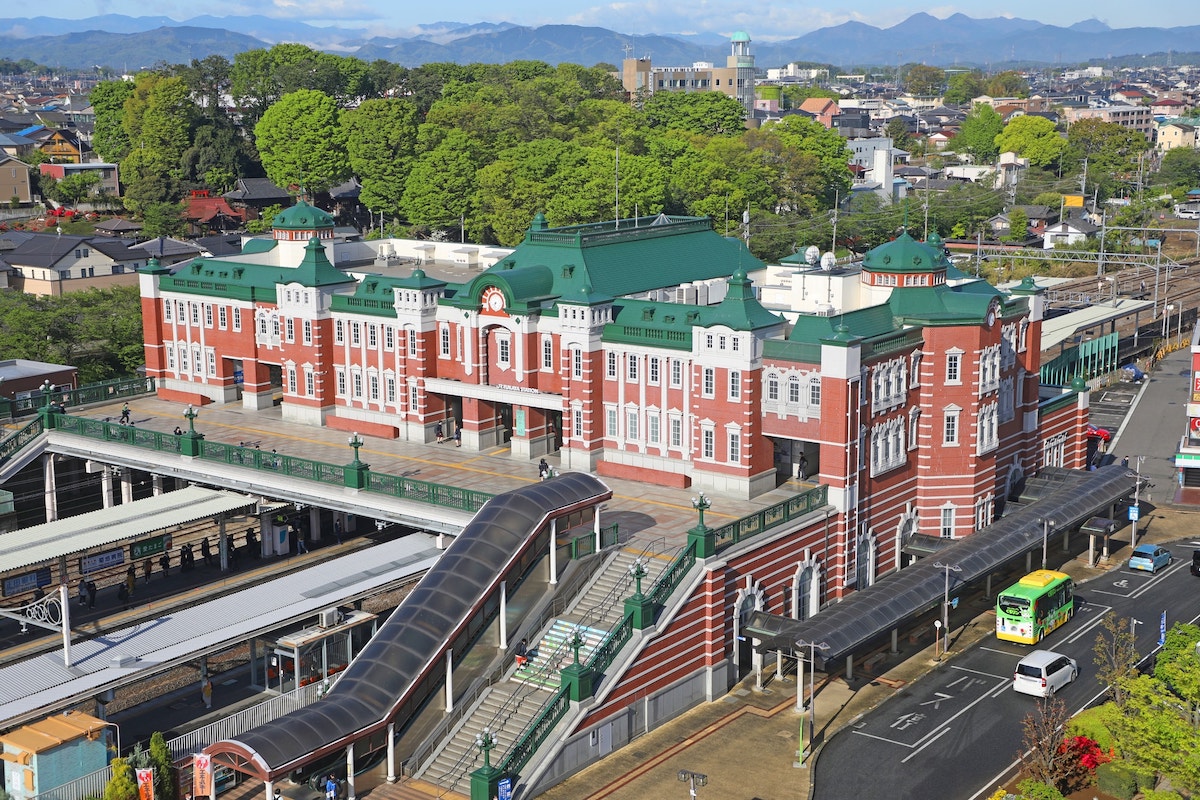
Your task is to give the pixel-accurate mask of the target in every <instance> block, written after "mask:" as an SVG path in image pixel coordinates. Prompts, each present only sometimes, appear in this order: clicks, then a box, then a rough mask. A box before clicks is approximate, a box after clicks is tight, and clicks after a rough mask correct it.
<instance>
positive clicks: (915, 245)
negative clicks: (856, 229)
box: [863, 231, 945, 272]
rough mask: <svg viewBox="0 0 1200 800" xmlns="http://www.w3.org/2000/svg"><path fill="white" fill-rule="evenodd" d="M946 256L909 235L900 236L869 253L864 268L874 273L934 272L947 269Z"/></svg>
mask: <svg viewBox="0 0 1200 800" xmlns="http://www.w3.org/2000/svg"><path fill="white" fill-rule="evenodd" d="M944 261H945V254H944V253H943V252H942V249H941V248H940V247H939V248H936V249H935V248H933V247H930V246H929V245H927V244H925V243H924V242H918V241H917V240H916V239H914V238H912V237H911V236H909V235H908V231H905V232H904V233H902V234H900V235H899V236H898V237H896V238H895V239H894V240H893V241H890V242H886V243H884V244H881V245H879V246H878V247H875V248H873V249H871V250H870V251H868V252H867V254H866V255H865V256H864V257H863V267H864V268H865V269H869V270H871V271H872V272H933V271H935V270H941V269H945V263H944Z"/></svg>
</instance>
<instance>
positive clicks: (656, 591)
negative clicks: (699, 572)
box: [646, 543, 696, 607]
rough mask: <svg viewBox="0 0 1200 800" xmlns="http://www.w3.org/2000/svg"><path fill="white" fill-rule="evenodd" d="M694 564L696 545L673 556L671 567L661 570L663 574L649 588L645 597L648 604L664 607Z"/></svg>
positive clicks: (693, 544) (690, 545) (691, 545)
mask: <svg viewBox="0 0 1200 800" xmlns="http://www.w3.org/2000/svg"><path fill="white" fill-rule="evenodd" d="M695 563H696V545H695V543H691V544H689V545H688V546H687V547H685V548H683V550H682V551H681V552H680V553H679V555H677V556H675V560H674V561H672V562H671V566H669V567H667V568H666V569H665V570H663V573H662V574H661V575H659V576H658V580H656V581H655V582H654V585H653V586H651V587H650V591H649V592H648V593H647V595H646V596H647V597H649V598H650V602H652V603H654V605H655V606H656V607H662V606H665V605H666V604H667V600H669V599H670V597H671V595H672V594H673V593H674V592H675V590H676V589H678V588H679V584H681V583H683V579H684V577H685V576H686V575H687V574H688V572H690V571H691V569H692V566H693V565H694V564H695Z"/></svg>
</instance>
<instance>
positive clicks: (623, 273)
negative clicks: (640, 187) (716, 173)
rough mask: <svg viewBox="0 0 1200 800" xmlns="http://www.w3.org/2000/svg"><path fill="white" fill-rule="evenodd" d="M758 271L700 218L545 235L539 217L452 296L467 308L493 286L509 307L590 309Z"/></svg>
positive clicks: (741, 248) (735, 244)
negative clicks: (559, 304)
mask: <svg viewBox="0 0 1200 800" xmlns="http://www.w3.org/2000/svg"><path fill="white" fill-rule="evenodd" d="M762 268H764V264H763V263H762V262H761V261H759V260H758V259H756V258H755V257H754V256H752V255H751V254H750V252H749V250H747V249H746V246H745V244H743V243H742V242H741V241H740V240H738V239H726V238H724V237H722V236H720V235H718V234H717V233H716V232H715V231H714V230H713V228H712V221H711V220H710V219H708V218H707V217H669V216H667V215H665V214H660V215H658V216H657V217H640V218H638V219H632V220H621V221H620V223H619V224H618V223H616V222H606V223H591V224H587V225H571V226H567V227H563V228H546V227H545V223H544V217H543V218H538V219H535V221H534V224H533V225H532V226H531V227H530V229H529V230H528V231H527V232H526V234H525V240H524V241H523V242H522V243H521V244H520V245H518V246H517V248H516V249H515V250H514V251H513V252H512V254H511V255H509V256H508V257H506V258H505V259H503V260H502V261H500V262H498V263H496V264H494V265H493V266H491V267H490V268H488V270H487V271H485V272H484V273H482V274H481V275H480V276H479V277H477V278H476V279H475V280H474V281H472V283H471V284H470V286H469V287H468V288H467V290H466V291H464V292H460V293H459V297H460V298H461V300H460V304H465V305H467V306H469V305H471V304H473V303H475V302H477V301H478V298H479V292H481V291H482V289H483V288H484V287H485V286H499V287H500V288H501V289H502V290H503V289H507V291H506V296H507V297H508V300H509V303H510V307H522V306H525V307H530V308H532V307H534V306H536V305H538V304H541V305H542V307H548V306H549V305H550V303H551V302H552V301H553V300H554V299H560V300H562V301H565V302H579V299H580V298H582V299H583V302H587V303H589V304H590V303H596V302H609V300H610V298H614V297H619V296H622V295H625V296H629V295H637V294H641V293H643V292H648V291H650V290H652V289H660V288H665V287H669V286H678V285H679V284H683V283H690V282H692V281H704V280H711V279H713V278H728V277H729V276H730V275H733V274H734V273H735V272H737V271H738V269H742V270H743V271H751V270H756V269H762ZM530 270H532V271H530Z"/></svg>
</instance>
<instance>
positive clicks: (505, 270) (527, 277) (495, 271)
mask: <svg viewBox="0 0 1200 800" xmlns="http://www.w3.org/2000/svg"><path fill="white" fill-rule="evenodd" d="M513 255H516V253H513ZM572 269H573V267H572ZM567 271H568V270H567V268H565V267H564V269H563V272H564V274H565V273H566V272H567ZM489 286H495V287H496V288H497V289H499V290H500V291H501V292H503V293H504V300H505V308H507V309H508V311H509V313H513V314H528V313H532V312H535V311H540V310H545V309H548V308H549V307H550V306H551V305H552V304H553V303H554V301H555V300H557V299H559V298H560V296H561V293H560V292H556V291H555V279H554V274H553V273H552V272H551V271H550V268H549V267H547V266H545V265H543V264H527V265H526V266H519V265H518V264H517V263H516V262H514V261H513V259H512V256H509V257H508V258H506V259H504V260H503V261H501V262H499V263H498V264H495V265H494V266H492V267H490V268H489V269H488V270H487V271H485V272H484V273H482V274H481V275H479V276H478V277H476V278H475V279H474V280H472V281H471V282H470V283H469V284H467V285H466V287H464V289H463V291H461V292H458V293H457V294H455V296H454V299H453V300H452V301H451V305H454V306H457V307H459V308H470V309H475V308H478V307H479V297H480V295H481V294H483V290H484V289H486V288H487V287H489ZM575 294H576V295H578V291H576V292H575ZM564 299H566V300H567V301H568V302H572V301H571V300H570V299H569V298H564Z"/></svg>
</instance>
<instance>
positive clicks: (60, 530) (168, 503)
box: [0, 486, 258, 572]
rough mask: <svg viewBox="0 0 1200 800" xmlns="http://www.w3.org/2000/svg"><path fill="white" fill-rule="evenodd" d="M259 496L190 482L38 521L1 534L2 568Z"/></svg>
mask: <svg viewBox="0 0 1200 800" xmlns="http://www.w3.org/2000/svg"><path fill="white" fill-rule="evenodd" d="M257 502H258V500H257V498H254V497H247V496H246V495H243V494H237V493H236V492H221V491H216V490H214V489H204V488H201V487H199V486H189V487H187V488H186V489H179V490H178V491H174V492H167V493H166V494H160V495H158V496H157V497H150V498H147V499H145V500H137V501H135V502H133V503H123V504H121V505H119V506H113V507H112V508H105V509H102V510H100V511H93V512H91V513H88V514H80V515H78V516H74V517H67V518H66V519H60V520H55V521H54V522H47V523H45V524H44V525H35V526H34V527H32V528H24V529H22V530H19V531H13V532H12V533H6V534H5V535H4V536H2V537H0V572H8V571H9V570H16V569H22V568H24V567H31V566H34V565H35V564H43V563H46V562H48V561H53V560H55V559H57V558H59V557H60V556H69V555H73V554H75V553H82V552H84V551H86V550H91V549H92V548H96V547H105V546H107V545H111V544H115V543H116V542H120V541H124V540H126V539H133V538H136V537H138V536H141V535H143V534H146V533H153V532H155V531H160V530H162V529H164V528H169V527H170V526H172V525H180V524H182V523H185V522H191V521H193V520H197V519H201V518H203V517H212V516H216V515H218V514H225V513H228V512H230V511H236V510H238V509H241V508H246V507H254V506H255V505H256V504H257Z"/></svg>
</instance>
